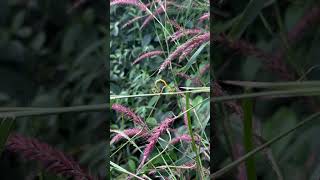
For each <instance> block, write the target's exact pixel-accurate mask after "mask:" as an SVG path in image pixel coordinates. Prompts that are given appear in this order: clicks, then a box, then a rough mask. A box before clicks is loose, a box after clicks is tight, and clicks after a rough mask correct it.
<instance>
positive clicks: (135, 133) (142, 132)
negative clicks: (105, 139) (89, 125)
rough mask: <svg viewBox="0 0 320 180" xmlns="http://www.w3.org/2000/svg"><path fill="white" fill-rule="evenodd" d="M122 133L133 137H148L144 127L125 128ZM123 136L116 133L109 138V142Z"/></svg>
mask: <svg viewBox="0 0 320 180" xmlns="http://www.w3.org/2000/svg"><path fill="white" fill-rule="evenodd" d="M123 134H125V135H127V136H128V137H133V136H139V137H148V136H149V134H148V132H146V131H145V130H144V129H139V128H131V129H126V130H124V131H123ZM123 138H124V136H123V135H122V134H117V135H115V136H114V137H113V138H112V139H111V141H110V144H113V143H116V142H118V141H120V140H121V139H123Z"/></svg>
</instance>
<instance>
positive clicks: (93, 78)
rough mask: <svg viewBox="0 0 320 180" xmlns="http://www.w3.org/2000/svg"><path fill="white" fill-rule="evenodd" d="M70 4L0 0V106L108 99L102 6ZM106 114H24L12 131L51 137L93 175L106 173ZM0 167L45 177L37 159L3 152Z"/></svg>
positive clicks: (11, 173)
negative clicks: (26, 116)
mask: <svg viewBox="0 0 320 180" xmlns="http://www.w3.org/2000/svg"><path fill="white" fill-rule="evenodd" d="M74 3H76V1H74V2H72V1H56V0H26V1H25V0H1V1H0V82H1V84H0V106H3V107H8V106H10V107H15V106H32V107H62V106H72V105H85V104H98V103H105V102H106V94H105V92H106V91H105V85H106V83H108V82H107V79H106V74H105V73H106V56H105V54H106V52H105V45H106V44H107V43H106V39H105V38H104V37H105V35H106V33H107V30H106V29H107V28H106V27H105V26H106V22H107V19H106V18H107V17H106V15H105V12H106V7H105V6H106V5H105V2H104V1H94V2H93V1H86V2H85V3H83V4H81V5H80V6H79V7H76V8H72V7H73V6H74ZM106 119H107V117H106V113H78V114H74V113H73V114H65V115H59V116H46V117H32V118H24V119H18V120H17V121H16V123H15V128H14V131H16V132H18V133H21V134H24V135H26V136H30V137H35V138H38V139H39V140H41V141H44V142H46V143H48V144H51V145H52V146H54V147H56V148H59V149H61V150H63V151H65V152H66V154H68V155H71V156H73V157H74V158H75V159H76V160H77V161H79V162H80V164H81V165H83V166H84V167H87V168H88V170H89V171H90V172H91V173H92V174H93V175H98V174H99V175H101V176H105V175H106V171H105V148H106V145H105V136H104V135H105V133H104V131H105V127H104V126H105V123H104V121H105V120H106ZM29 164H30V166H29ZM0 167H1V171H2V175H1V176H2V179H23V178H22V177H31V178H32V177H33V176H37V175H40V174H42V177H43V178H45V177H47V174H46V173H44V172H42V170H41V169H40V168H37V164H36V163H34V162H24V161H21V158H18V157H17V156H16V155H15V156H13V155H12V154H10V153H9V152H4V154H3V156H2V159H1V162H0ZM3 172H5V173H3ZM39 177H40V176H39ZM45 179H47V178H45ZM54 179H55V178H54Z"/></svg>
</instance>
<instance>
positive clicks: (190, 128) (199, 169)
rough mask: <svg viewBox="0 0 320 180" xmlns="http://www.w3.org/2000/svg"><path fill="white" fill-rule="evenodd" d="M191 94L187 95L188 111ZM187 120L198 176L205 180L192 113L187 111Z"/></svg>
mask: <svg viewBox="0 0 320 180" xmlns="http://www.w3.org/2000/svg"><path fill="white" fill-rule="evenodd" d="M189 97H190V94H189V93H187V94H186V109H190V101H189ZM187 119H188V130H189V134H190V137H191V145H192V151H193V152H194V153H195V154H196V163H197V171H198V173H197V176H198V174H200V177H201V179H204V175H203V172H202V164H201V159H200V155H199V152H198V150H197V146H196V143H195V140H194V136H193V132H192V123H191V118H190V111H187Z"/></svg>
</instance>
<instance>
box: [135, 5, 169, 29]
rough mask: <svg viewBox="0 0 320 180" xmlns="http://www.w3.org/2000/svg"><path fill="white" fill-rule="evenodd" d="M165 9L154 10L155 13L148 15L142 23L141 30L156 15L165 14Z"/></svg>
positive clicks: (162, 7) (163, 7)
mask: <svg viewBox="0 0 320 180" xmlns="http://www.w3.org/2000/svg"><path fill="white" fill-rule="evenodd" d="M165 9H166V7H165V6H160V7H159V8H157V9H156V11H155V12H154V13H152V14H150V15H149V16H148V17H147V18H146V19H145V20H144V22H143V23H142V25H141V28H140V29H143V28H144V27H145V26H146V25H147V24H148V23H149V22H150V21H151V20H152V19H153V18H154V16H156V15H160V14H161V13H164V12H165Z"/></svg>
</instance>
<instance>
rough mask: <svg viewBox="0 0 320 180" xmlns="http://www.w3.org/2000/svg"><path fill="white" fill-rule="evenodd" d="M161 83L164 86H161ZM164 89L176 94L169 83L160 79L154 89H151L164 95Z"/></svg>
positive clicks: (155, 83)
mask: <svg viewBox="0 0 320 180" xmlns="http://www.w3.org/2000/svg"><path fill="white" fill-rule="evenodd" d="M159 83H161V84H163V86H162V87H161V85H159ZM164 89H167V90H168V91H169V92H174V88H173V87H170V86H169V85H168V84H167V82H166V81H165V80H163V79H158V80H156V81H155V82H154V87H153V88H152V89H151V90H152V92H153V93H162V92H163V90H164Z"/></svg>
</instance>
